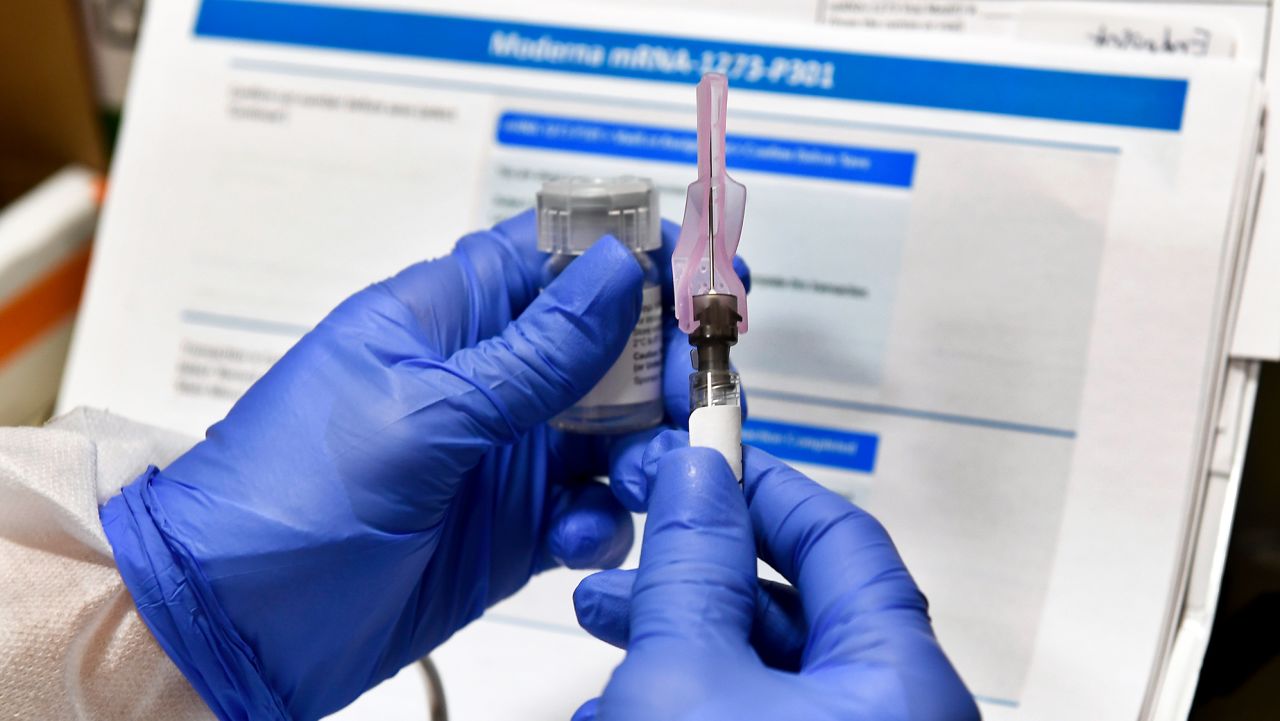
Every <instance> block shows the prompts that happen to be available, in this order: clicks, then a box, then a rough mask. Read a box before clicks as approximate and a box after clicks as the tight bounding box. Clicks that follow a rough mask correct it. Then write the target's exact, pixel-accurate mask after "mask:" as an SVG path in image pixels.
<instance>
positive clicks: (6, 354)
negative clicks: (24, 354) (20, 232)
mask: <svg viewBox="0 0 1280 721" xmlns="http://www.w3.org/2000/svg"><path fill="white" fill-rule="evenodd" d="M88 269H89V246H88V245H86V246H85V247H84V248H82V249H80V250H77V251H76V252H74V253H72V254H71V255H70V256H69V257H68V258H66V259H65V260H63V261H62V262H61V263H59V264H58V265H57V266H55V267H54V268H53V269H52V270H50V271H49V272H48V273H46V274H45V275H44V276H43V277H41V278H40V279H39V280H37V281H36V282H34V283H32V284H31V285H29V286H27V287H26V288H24V289H23V290H22V291H21V292H19V293H18V294H17V295H16V296H14V297H13V298H12V300H10V301H9V302H8V303H6V304H5V305H2V306H0V364H2V363H5V362H6V361H8V360H9V358H10V357H12V356H14V355H16V354H17V353H18V352H19V351H21V350H22V349H23V348H24V347H25V346H26V345H27V344H29V343H31V342H32V341H34V340H36V339H37V338H39V337H40V336H42V335H44V334H45V333H46V332H48V331H50V330H53V328H54V327H55V326H57V325H58V324H60V323H61V322H62V321H64V320H66V319H68V318H69V317H70V316H71V315H72V314H74V313H75V312H76V308H77V307H79V305H80V294H81V293H82V292H84V276H85V272H86V271H87V270H88Z"/></svg>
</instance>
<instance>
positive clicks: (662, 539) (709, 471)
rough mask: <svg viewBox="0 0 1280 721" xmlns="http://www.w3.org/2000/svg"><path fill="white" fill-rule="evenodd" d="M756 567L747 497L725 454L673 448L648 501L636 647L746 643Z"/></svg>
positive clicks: (635, 604)
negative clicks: (743, 494) (744, 498)
mask: <svg viewBox="0 0 1280 721" xmlns="http://www.w3.org/2000/svg"><path fill="white" fill-rule="evenodd" d="M755 571H756V559H755V548H754V547H753V545H752V540H751V524H750V520H749V518H748V516H747V509H746V503H745V501H744V500H743V497H742V492H741V490H740V489H739V486H738V482H737V479H735V478H734V475H733V472H732V471H730V470H729V465H728V463H726V462H725V460H724V457H723V456H721V455H720V454H719V453H717V452H716V451H713V450H710V449H706V448H683V449H679V450H676V451H673V452H671V453H669V454H667V455H666V456H664V457H663V458H662V460H661V461H660V462H659V463H658V465H657V472H656V477H655V478H654V481H653V490H652V492H651V498H650V500H649V517H648V519H647V521H646V523H645V533H644V545H643V546H642V549H641V555H640V569H639V572H638V573H637V574H636V582H635V590H634V593H633V596H632V601H631V638H630V648H631V649H632V650H633V651H634V650H639V649H642V648H643V647H644V646H646V645H647V644H655V645H663V644H664V643H665V644H669V643H672V642H674V643H675V644H676V645H677V646H686V645H702V646H703V647H707V646H715V647H720V648H724V647H737V648H739V649H745V648H747V639H748V634H749V633H750V631H751V621H752V617H753V614H754V611H755V594H756V573H755Z"/></svg>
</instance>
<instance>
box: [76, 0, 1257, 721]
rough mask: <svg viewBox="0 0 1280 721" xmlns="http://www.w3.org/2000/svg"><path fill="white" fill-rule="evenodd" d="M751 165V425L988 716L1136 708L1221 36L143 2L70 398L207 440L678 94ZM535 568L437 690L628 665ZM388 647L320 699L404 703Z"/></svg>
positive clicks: (1231, 112)
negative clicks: (924, 618) (928, 632)
mask: <svg viewBox="0 0 1280 721" xmlns="http://www.w3.org/2000/svg"><path fill="white" fill-rule="evenodd" d="M710 70H715V71H720V72H725V73H726V74H727V75H728V76H729V79H730V100H729V103H730V110H729V128H728V130H729V137H728V140H727V146H726V160H727V164H728V167H729V169H730V171H731V172H733V174H734V177H735V178H737V179H738V180H740V181H741V182H742V183H744V184H745V185H746V186H747V188H748V200H747V213H746V220H745V225H744V232H743V236H742V246H741V248H742V251H743V254H744V256H745V257H746V258H747V259H748V260H749V262H750V263H751V266H752V269H753V277H754V281H755V285H754V289H753V293H752V300H751V310H752V332H751V333H750V334H749V335H747V336H745V337H744V339H743V341H742V342H741V343H740V344H739V345H738V347H737V348H736V349H735V359H736V360H737V361H738V363H739V367H740V370H741V371H742V376H743V379H744V383H745V386H746V388H747V393H748V396H749V398H750V413H751V415H750V418H749V419H748V421H747V423H746V425H745V427H744V429H743V435H744V439H745V441H746V442H748V443H752V444H754V445H758V446H760V447H763V448H765V449H767V450H769V451H770V452H772V453H774V454H775V455H778V456H780V457H782V458H785V459H788V460H789V461H791V462H793V463H795V464H796V465H798V466H799V467H801V468H802V469H804V470H805V471H806V472H808V473H810V474H811V475H812V476H813V477H814V478H816V479H817V480H819V481H821V482H823V483H825V484H827V485H828V486H830V487H832V488H834V489H836V490H838V491H839V492H841V493H844V494H846V495H847V496H849V497H850V498H852V499H853V500H854V501H856V502H857V503H859V504H862V505H864V506H865V507H866V508H868V509H869V510H870V511H872V512H873V513H875V514H876V515H877V516H878V517H879V518H880V519H881V520H883V521H884V523H885V525H886V526H887V527H888V529H889V531H890V532H891V533H892V534H893V536H894V538H895V540H896V541H897V543H898V544H899V548H900V550H901V552H902V554H903V556H904V558H905V559H906V561H907V564H908V566H909V567H910V569H911V570H912V572H913V574H914V575H915V577H916V579H917V581H918V582H919V583H920V585H921V586H922V588H923V589H924V591H925V593H926V594H927V595H928V597H929V599H930V601H931V604H932V605H931V608H932V615H933V618H934V620H935V623H936V627H937V631H938V634H939V636H940V638H941V640H942V643H943V645H944V647H945V648H946V649H947V651H948V653H949V654H950V656H951V658H952V659H953V660H954V661H955V663H956V664H957V667H958V668H959V670H960V672H961V674H962V676H963V677H964V678H965V680H966V682H967V683H968V685H969V687H970V689H971V690H972V691H973V692H974V693H975V694H976V695H977V697H978V700H979V702H980V704H981V705H982V709H983V713H984V715H985V717H986V718H990V719H1071V720H1075V719H1083V718H1088V719H1099V720H1106V719H1117V720H1122V719H1123V720H1132V719H1138V718H1143V717H1144V714H1149V713H1150V711H1151V708H1152V704H1153V694H1154V691H1153V689H1154V688H1156V687H1157V686H1158V685H1159V679H1160V677H1161V673H1162V672H1161V669H1162V668H1163V666H1164V663H1165V660H1166V658H1167V656H1168V654H1169V647H1170V645H1171V639H1172V631H1173V625H1174V619H1175V617H1176V614H1177V610H1178V607H1179V605H1180V603H1181V589H1182V588H1183V587H1184V586H1185V583H1186V582H1185V579H1184V577H1183V576H1184V572H1185V570H1184V569H1185V566H1186V564H1185V559H1186V553H1185V551H1184V546H1185V544H1186V543H1187V542H1188V539H1189V537H1190V534H1191V533H1192V530H1193V529H1194V528H1196V527H1197V509H1198V508H1199V500H1198V499H1199V498H1200V497H1201V494H1202V491H1203V487H1204V478H1205V474H1206V467H1207V464H1208V460H1207V458H1208V456H1207V453H1208V443H1209V441H1208V439H1209V437H1210V429H1211V428H1212V427H1213V421H1212V420H1211V419H1214V418H1215V417H1216V416H1215V413H1216V411H1217V408H1218V405H1219V404H1220V396H1221V389H1222V379H1223V376H1224V373H1225V351H1224V350H1223V349H1224V347H1225V340H1224V339H1225V338H1226V337H1227V336H1228V333H1229V331H1230V328H1231V321H1232V310H1233V309H1234V307H1235V304H1236V296H1237V295H1238V291H1239V283H1238V282H1237V276H1238V274H1239V272H1240V270H1241V268H1240V267H1239V264H1240V262H1241V250H1242V248H1243V247H1244V242H1243V238H1244V235H1245V232H1244V231H1245V230H1246V228H1245V224H1244V222H1243V218H1244V216H1245V210H1246V207H1247V205H1248V200H1249V198H1251V197H1252V196H1251V192H1252V187H1253V186H1252V184H1253V181H1254V177H1255V176H1254V172H1253V168H1254V161H1255V160H1256V153H1257V132H1258V128H1259V122H1260V118H1261V101H1262V90H1261V86H1260V85H1259V83H1258V80H1257V77H1256V75H1257V73H1256V68H1255V67H1253V66H1251V65H1249V64H1246V63H1240V62H1237V61H1234V60H1231V59H1228V58H1212V57H1209V58H1198V59H1195V60H1190V59H1183V58H1166V57H1150V58H1144V59H1143V60H1142V61H1141V62H1135V61H1134V60H1133V59H1132V58H1131V57H1129V56H1127V55H1122V54H1109V53H1097V52H1092V51H1089V50H1087V49H1074V48H1071V47H1068V46H1064V45H1034V44H1030V43H1026V42H1019V41H1016V40H1012V39H1009V40H1002V39H994V40H993V39H990V38H988V39H983V40H981V41H977V40H974V39H967V38H963V37H943V36H928V35H923V34H919V35H917V34H905V35H892V36H886V35H884V34H880V33H862V32H856V31H851V30H847V29H843V28H825V27H818V26H815V25H812V24H801V23H795V24H787V23H781V22H777V21H772V22H765V21H762V20H759V19H752V18H740V19H730V18H727V17H725V16H711V15H700V14H696V13H692V12H684V11H679V10H675V9H671V10H653V9H650V10H648V11H641V12H636V11H634V10H633V9H631V8H629V7H627V6H626V5H625V4H620V3H615V4H614V5H612V6H592V9H591V11H590V12H584V11H583V7H582V6H577V5H571V4H562V3H557V2H546V3H541V4H539V6H538V8H537V10H536V12H535V11H531V10H529V9H527V8H525V7H524V6H523V5H520V4H502V3H498V4H490V3H474V4H470V5H468V6H467V8H466V9H459V8H458V7H457V6H456V5H453V4H447V3H443V2H430V1H428V0H414V1H410V0H401V1H400V2H395V3H392V2H370V1H365V0H342V1H341V2H338V1H333V2H323V3H320V2H306V3H303V2H267V1H259V0H173V1H171V2H167V3H156V4H153V5H152V6H151V7H150V9H149V19H148V21H147V24H146V27H145V30H144V35H143V43H142V47H141V50H140V55H139V60H138V65H137V68H136V75H135V78H134V84H133V86H132V88H131V90H130V97H129V100H128V112H127V114H126V120H125V126H124V130H123V137H122V144H121V147H120V150H119V155H118V157H117V161H116V165H115V168H114V173H113V176H112V178H111V193H110V196H109V198H108V203H107V206H106V209H105V217H104V223H103V226H102V229H101V233H100V236H99V241H98V246H97V249H96V252H95V258H94V263H93V267H92V271H91V278H90V283H89V288H88V292H87V301H86V307H85V309H84V311H83V314H82V317H81V322H80V324H79V328H78V330H77V335H76V340H75V344H74V348H73V358H72V362H71V367H70V369H69V375H68V378H67V381H66V384H65V386H64V393H63V397H62V399H61V404H62V406H63V407H71V406H75V405H81V404H87V405H93V406H99V407H106V408H109V409H111V410H113V411H115V412H118V413H122V414H124V415H127V416H131V417H134V418H137V419H140V420H143V421H148V422H152V423H159V424H165V425H169V426H172V427H175V428H179V429H183V430H186V431H188V432H193V433H198V432H201V431H202V430H203V429H204V428H205V427H206V426H207V425H209V424H211V423H212V422H214V421H216V420H217V419H218V418H220V417H221V415H222V414H223V413H225V411H226V410H227V409H228V408H229V407H230V405H231V403H232V402H233V401H234V399H235V398H236V397H237V396H238V395H239V394H240V393H242V392H243V391H244V390H245V388H247V387H248V385H249V384H250V383H251V382H252V381H253V380H254V379H255V378H256V377H258V376H259V375H260V374H261V373H262V372H264V371H265V370H266V368H267V367H269V365H270V364H271V362H272V361H273V360H274V359H276V358H278V357H279V356H280V355H281V354H282V353H283V352H284V350H285V349H286V348H288V347H289V346H290V345H291V344H292V343H293V342H294V341H295V340H296V339H297V338H298V337H299V336H300V335H301V334H303V333H304V332H306V330H307V329H308V328H309V327H311V326H312V325H313V324H314V323H315V322H317V321H318V320H319V319H320V318H321V317H322V316H323V315H324V314H325V312H326V311H327V310H328V309H329V308H331V307H333V306H334V305H335V304H336V303H338V302H339V301H340V300H341V299H342V298H343V297H344V296H345V295H347V294H349V293H351V292H353V291H355V290H358V289H359V288H361V287H363V286H365V285H367V284H368V283H370V282H371V281H373V280H376V279H379V278H381V277H383V276H387V275H390V274H391V273H394V272H395V271H396V270H398V269H399V268H401V267H402V266H404V265H406V264H409V263H412V262H415V261H417V260H420V259H422V258H424V257H432V256H437V255H440V254H443V253H445V252H447V251H448V250H449V248H450V247H451V246H452V244H453V242H454V241H455V240H456V239H457V238H458V237H459V236H461V235H462V234H463V233H465V232H467V231H468V230H471V229H474V228H476V227H478V226H482V225H487V224H489V223H491V222H493V221H494V220H496V219H499V218H502V217H505V216H508V215H511V214H513V213H516V212H519V211H521V210H522V209H524V208H527V207H529V206H530V205H532V203H533V200H534V192H535V191H536V189H537V188H538V187H539V185H540V184H541V182H542V181H543V180H545V179H548V178H553V177H560V176H564V175H570V174H587V175H618V174H629V175H640V176H645V177H649V178H652V179H653V180H654V182H655V183H656V185H657V186H658V187H659V188H660V189H661V192H662V208H663V212H664V214H665V215H666V216H667V217H670V218H674V219H678V218H679V217H680V215H681V209H682V208H683V198H684V189H685V186H686V185H687V184H688V182H689V181H690V180H691V179H692V178H693V175H694V157H695V147H694V96H693V83H694V82H696V81H697V79H698V77H699V76H700V74H701V73H702V72H704V71H710ZM580 577H581V574H575V573H571V572H568V571H554V572H551V573H548V574H545V575H543V576H541V577H539V578H537V579H535V580H534V582H532V583H531V584H530V586H529V588H527V589H526V590H525V591H523V592H521V593H520V594H518V595H517V596H516V597H514V598H512V599H510V600H508V601H506V602H504V603H502V604H500V605H499V606H498V607H496V608H495V609H494V610H493V611H492V612H491V613H490V614H488V615H487V616H486V617H485V618H484V619H482V620H481V621H479V622H477V623H475V624H473V625H472V626H471V627H469V628H468V629H466V630H464V631H463V632H461V633H460V634H458V635H457V636H456V637H455V638H454V639H452V640H450V641H449V642H448V643H446V644H445V646H444V647H443V648H441V649H440V650H439V651H438V652H437V653H436V654H434V656H435V658H436V661H437V663H438V665H439V667H440V670H441V673H442V675H443V677H444V682H445V686H446V690H447V693H448V701H449V704H450V712H451V715H452V716H453V717H455V718H465V719H508V718H522V719H564V718H567V717H568V716H569V715H570V714H571V713H572V712H573V710H574V709H575V708H577V706H578V705H579V704H581V703H582V702H583V701H585V700H586V699H588V698H590V697H592V696H595V695H597V694H598V693H599V692H600V690H601V689H602V687H603V685H604V683H605V681H606V680H607V678H608V675H609V672H610V671H611V670H612V668H613V666H614V665H616V663H617V662H618V661H619V660H620V658H621V653H620V652H618V651H616V650H613V649H611V648H608V647H606V646H604V645H603V644H600V643H598V642H596V641H594V640H593V639H591V638H589V637H588V636H586V634H585V633H584V632H582V631H581V630H580V629H578V628H577V626H576V623H575V621H574V617H573V611H572V604H571V598H570V594H571V592H572V589H573V587H574V585H575V584H576V581H577V579H578V578H580ZM421 693H422V692H421V689H420V687H419V684H418V682H417V679H416V677H415V676H414V675H413V672H412V671H411V670H410V671H406V672H404V673H402V674H401V676H400V677H397V678H396V679H395V680H393V681H392V682H389V683H388V684H385V685H384V687H383V688H380V689H379V690H377V691H375V692H374V694H373V696H371V697H370V698H369V699H366V700H362V701H361V702H358V703H357V704H356V705H355V706H354V707H352V708H351V709H348V710H347V711H345V712H344V713H343V714H342V717H343V718H352V719H354V718H392V717H401V716H397V715H396V714H400V713H402V714H403V717H404V718H412V717H419V718H420V717H421V714H422V713H423V708H424V704H423V703H422V699H421V698H420V695H421Z"/></svg>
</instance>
